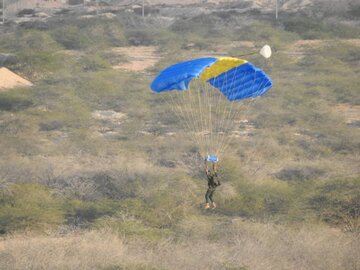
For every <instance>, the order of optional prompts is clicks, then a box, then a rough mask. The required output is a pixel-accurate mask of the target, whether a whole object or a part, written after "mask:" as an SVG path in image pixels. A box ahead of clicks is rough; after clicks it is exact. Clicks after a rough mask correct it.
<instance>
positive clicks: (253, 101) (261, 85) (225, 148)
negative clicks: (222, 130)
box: [223, 78, 266, 153]
mask: <svg viewBox="0 0 360 270" xmlns="http://www.w3.org/2000/svg"><path fill="white" fill-rule="evenodd" d="M254 82H255V79H254ZM265 83H266V79H265V78H263V79H262V82H261V83H260V85H259V87H258V88H257V89H256V91H258V90H260V89H262V87H263V86H264V84H265ZM255 85H256V84H255V83H253V87H255ZM257 100H259V97H257V98H252V99H251V100H250V102H249V105H248V106H247V109H246V111H245V114H244V116H248V114H249V112H250V110H251V109H252V108H253V105H254V104H255V102H257ZM233 138H234V137H230V138H229V139H228V142H227V143H226V145H225V147H224V149H223V152H224V153H225V151H226V150H227V148H228V147H229V146H230V144H231V142H232V141H233Z"/></svg>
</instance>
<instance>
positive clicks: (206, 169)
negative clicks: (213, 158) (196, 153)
mask: <svg viewBox="0 0 360 270" xmlns="http://www.w3.org/2000/svg"><path fill="white" fill-rule="evenodd" d="M205 173H206V175H209V168H208V164H207V160H206V158H205Z"/></svg>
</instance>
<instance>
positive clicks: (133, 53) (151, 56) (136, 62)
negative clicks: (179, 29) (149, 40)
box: [112, 46, 161, 71]
mask: <svg viewBox="0 0 360 270" xmlns="http://www.w3.org/2000/svg"><path fill="white" fill-rule="evenodd" d="M112 52H114V53H118V54H120V55H125V56H126V58H127V59H128V61H127V62H124V63H119V64H116V65H114V66H113V68H114V69H125V70H130V71H144V70H145V69H147V68H150V67H152V66H153V65H155V64H156V63H157V61H159V59H160V58H161V56H160V55H159V53H157V48H156V47H151V46H138V47H135V46H132V47H118V48H113V50H112Z"/></svg>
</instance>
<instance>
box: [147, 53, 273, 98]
mask: <svg viewBox="0 0 360 270" xmlns="http://www.w3.org/2000/svg"><path fill="white" fill-rule="evenodd" d="M194 78H199V79H201V80H203V81H204V82H207V83H209V84H211V85H212V86H213V87H215V88H217V89H219V91H220V92H221V93H222V94H223V95H224V96H225V97H226V98H227V99H228V100H229V101H234V100H241V99H246V98H254V97H257V96H261V95H263V94H265V93H266V92H267V91H268V90H269V89H270V88H271V87H272V80H271V78H270V77H269V76H268V75H267V74H266V73H265V72H264V71H263V70H261V69H259V68H257V67H255V66H254V65H253V64H251V63H249V62H247V61H246V60H243V59H238V58H233V57H218V58H215V57H209V58H199V59H194V60H189V61H185V62H181V63H177V64H175V65H172V66H170V67H168V68H166V69H164V70H163V71H162V72H160V74H159V75H158V76H157V77H156V78H155V79H154V81H153V82H152V84H151V89H152V90H153V91H154V92H157V93H160V92H166V91H171V90H187V89H188V88H189V83H190V82H191V80H193V79H194Z"/></svg>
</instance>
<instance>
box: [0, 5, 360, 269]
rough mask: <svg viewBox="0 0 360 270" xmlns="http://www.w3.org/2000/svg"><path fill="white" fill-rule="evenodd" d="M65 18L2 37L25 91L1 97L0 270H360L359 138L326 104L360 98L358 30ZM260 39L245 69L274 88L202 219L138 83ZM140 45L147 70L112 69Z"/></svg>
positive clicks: (193, 184) (176, 141)
mask: <svg viewBox="0 0 360 270" xmlns="http://www.w3.org/2000/svg"><path fill="white" fill-rule="evenodd" d="M234 5H235V4H234ZM353 5H355V6H356V4H353ZM356 10H357V9H356V8H355V9H353V10H352V11H351V14H352V16H354V17H356V16H357V13H356ZM64 18H66V19H58V20H61V21H59V22H57V19H56V17H54V18H52V19H51V20H50V19H49V20H47V21H46V22H44V23H45V24H46V28H42V29H36V27H27V28H26V29H25V28H24V27H23V26H17V27H16V29H12V28H9V29H8V31H7V32H6V33H4V37H5V38H2V37H3V36H1V38H0V53H6V54H14V55H15V56H16V57H15V58H14V59H15V60H14V61H11V62H10V63H9V65H8V66H7V67H8V68H9V69H11V70H12V71H14V72H16V73H18V74H20V75H22V76H24V77H26V78H27V79H29V80H30V81H32V82H33V83H34V86H32V87H29V88H21V87H19V88H13V89H9V90H7V91H2V92H1V93H0V147H1V153H0V155H1V159H0V234H1V239H0V269H24V268H31V269H103V270H115V269H116V270H119V269H228V270H230V269H238V270H239V269H242V270H253V269H285V268H286V269H347V270H356V269H359V265H360V261H359V258H360V256H359V254H360V250H359V247H360V243H359V233H360V197H359V194H360V178H359V177H360V171H359V161H360V160H359V152H360V140H359V138H360V129H359V127H358V126H356V125H351V124H349V121H350V120H349V119H350V117H349V115H347V114H346V113H343V112H339V110H338V109H337V108H338V105H341V106H343V107H345V108H359V107H358V106H359V105H360V96H359V93H358V85H359V83H360V81H359V78H358V72H359V65H358V62H359V59H360V54H359V46H360V43H359V40H358V39H356V38H358V36H359V30H358V28H357V27H356V26H352V25H351V24H343V23H341V20H340V19H339V20H331V22H330V21H328V20H323V18H321V19H316V18H315V19H314V18H313V17H311V18H310V17H307V16H306V15H303V14H302V15H301V16H293V15H287V14H283V15H282V18H281V20H280V21H278V22H274V21H273V19H272V18H269V16H268V15H266V14H260V13H259V14H258V13H256V14H255V13H254V11H249V12H248V13H240V12H238V11H234V10H230V11H221V12H213V13H212V14H206V15H198V16H189V17H186V18H185V17H176V18H174V21H173V23H172V24H171V25H170V26H168V25H164V26H161V27H160V26H159V24H160V23H159V22H158V21H157V20H159V21H160V20H161V18H157V17H156V16H154V17H149V18H144V19H142V18H140V17H139V16H138V15H136V14H131V13H128V12H120V13H119V14H117V15H116V16H115V17H114V18H112V19H109V18H106V17H101V16H95V17H92V18H83V17H76V16H75V15H71V14H70V15H64ZM99 37H101V38H99ZM243 41H246V42H248V43H247V44H248V45H247V46H244V45H243V44H244V43H240V42H243ZM264 43H269V44H271V45H272V46H273V49H274V55H273V58H272V59H271V60H270V61H265V60H261V59H259V57H258V56H249V57H248V60H249V61H252V62H254V63H255V64H257V65H259V66H261V67H262V68H263V69H265V70H266V71H267V72H268V73H269V74H270V76H271V77H272V78H273V81H274V87H273V89H272V90H271V91H270V92H269V93H268V94H267V95H266V96H264V97H263V98H261V99H260V100H259V101H258V102H256V103H255V104H254V105H253V106H252V108H251V112H250V113H249V114H248V115H247V120H248V122H249V123H251V125H252V126H253V127H254V131H253V132H252V134H251V135H250V136H243V137H240V138H238V139H235V140H233V142H232V144H231V146H230V149H231V150H230V151H228V153H227V154H226V156H225V157H224V158H222V160H221V162H220V164H219V175H220V177H221V180H222V183H223V184H222V186H221V187H219V189H218V190H217V191H216V192H217V193H216V194H215V196H216V201H217V202H218V208H217V209H215V210H212V211H205V210H203V205H202V204H203V196H204V193H205V190H206V180H205V178H204V174H203V161H202V158H201V157H199V153H198V148H197V146H196V145H195V144H194V143H193V142H192V141H191V140H190V139H189V137H188V136H187V134H186V131H185V130H183V129H182V127H181V126H180V125H179V123H178V119H177V118H176V115H174V114H172V113H171V111H170V108H169V105H168V104H165V103H163V100H161V99H159V98H158V96H156V95H154V94H152V93H151V91H150V89H149V84H150V83H151V81H152V79H153V77H154V76H155V74H156V73H157V72H158V71H160V70H161V69H163V68H164V67H166V66H167V65H169V64H171V63H174V62H176V61H181V60H185V59H188V58H192V57H201V56H203V55H209V54H216V53H219V52H220V51H221V52H224V51H225V52H228V53H229V54H231V55H234V56H236V55H240V54H241V53H243V50H244V48H245V47H246V50H247V49H249V46H250V47H258V46H259V45H263V44H264ZM249 44H250V45H249ZM140 45H141V46H155V47H156V48H157V49H158V50H159V61H158V62H157V63H156V64H155V65H154V66H153V67H151V68H148V69H146V70H142V71H131V70H121V69H113V68H112V66H113V65H114V61H115V60H116V61H117V62H119V61H120V62H126V61H129V59H128V58H127V57H126V56H125V55H124V56H123V55H115V54H114V50H113V48H114V47H119V46H120V47H125V46H140ZM219 48H220V49H219ZM109 112H111V113H109ZM345 112H346V110H345ZM97 114H100V115H104V114H107V115H108V116H107V117H95V116H94V115H97ZM109 115H110V116H109ZM114 115H117V118H116V117H115V116H114ZM119 115H121V117H120V116H119ZM355 115H356V113H355ZM112 117H113V118H112ZM351 117H352V118H351V119H352V121H353V118H354V114H352V115H351ZM356 117H359V118H357V120H358V121H359V120H360V112H358V114H357V115H356ZM356 117H355V118H356ZM355 120H356V119H355Z"/></svg>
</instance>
